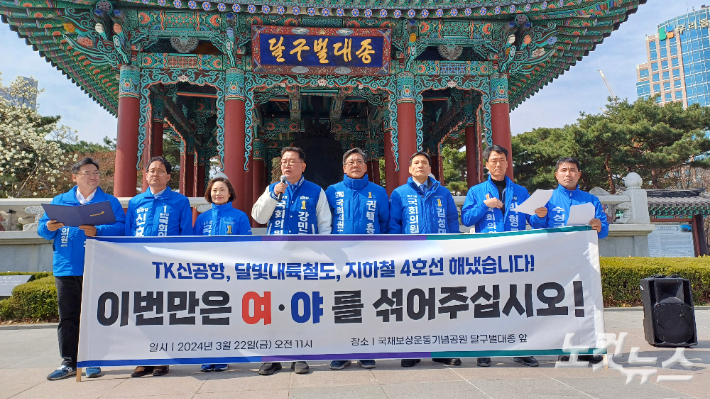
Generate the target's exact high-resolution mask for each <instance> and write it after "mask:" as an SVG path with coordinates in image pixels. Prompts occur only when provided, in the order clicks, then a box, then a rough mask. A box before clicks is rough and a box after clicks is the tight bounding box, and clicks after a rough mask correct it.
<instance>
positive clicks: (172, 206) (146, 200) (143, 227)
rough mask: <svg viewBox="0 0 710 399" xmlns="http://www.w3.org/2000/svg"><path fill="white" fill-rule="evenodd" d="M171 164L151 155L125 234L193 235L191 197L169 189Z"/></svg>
mask: <svg viewBox="0 0 710 399" xmlns="http://www.w3.org/2000/svg"><path fill="white" fill-rule="evenodd" d="M170 172H172V165H170V162H168V160H167V159H165V158H163V157H153V158H151V159H150V161H149V162H148V166H147V167H146V170H145V175H146V179H147V180H148V189H147V190H145V192H144V193H142V194H138V195H136V196H135V197H133V198H131V200H130V201H129V202H128V212H127V213H126V235H127V236H134V237H155V236H189V235H192V210H191V209H190V200H189V199H187V197H185V196H184V195H182V194H180V193H178V192H176V191H172V190H170V187H168V182H169V181H170ZM168 369H169V368H168V366H155V367H153V366H138V367H136V368H135V369H134V370H133V374H131V377H142V376H144V375H147V374H150V373H152V374H153V376H156V377H157V376H160V375H165V374H167V373H168Z"/></svg>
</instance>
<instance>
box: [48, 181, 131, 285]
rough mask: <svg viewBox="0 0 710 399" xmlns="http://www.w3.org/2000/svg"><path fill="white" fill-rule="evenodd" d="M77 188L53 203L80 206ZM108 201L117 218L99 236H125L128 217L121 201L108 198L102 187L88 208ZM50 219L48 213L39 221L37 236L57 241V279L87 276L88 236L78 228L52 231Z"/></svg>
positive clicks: (99, 229)
mask: <svg viewBox="0 0 710 399" xmlns="http://www.w3.org/2000/svg"><path fill="white" fill-rule="evenodd" d="M77 189H78V187H77V186H74V188H72V189H71V190H69V191H68V192H66V193H64V194H60V195H57V196H56V197H54V198H53V199H52V204H54V205H69V206H79V205H81V204H79V200H77V199H76V190H77ZM104 201H109V202H110V203H111V209H112V210H113V214H114V216H115V217H116V223H114V224H101V225H98V226H96V235H97V236H122V235H123V234H124V231H125V222H126V214H125V213H123V207H122V206H121V203H120V202H118V199H116V197H114V196H113V195H110V194H106V193H104V192H103V190H101V187H97V188H96V194H94V198H92V199H91V201H89V202H87V204H95V203H97V202H104ZM48 221H49V217H48V216H47V214H46V213H45V214H44V215H42V218H40V220H39V226H37V234H39V236H40V237H42V238H44V239H47V240H54V242H53V243H52V246H53V247H54V261H53V264H54V268H53V270H54V271H53V273H54V275H55V276H57V277H63V276H82V275H84V242H85V241H86V234H84V230H81V229H80V228H78V227H62V228H61V229H58V230H55V231H49V229H48V228H47V222H48Z"/></svg>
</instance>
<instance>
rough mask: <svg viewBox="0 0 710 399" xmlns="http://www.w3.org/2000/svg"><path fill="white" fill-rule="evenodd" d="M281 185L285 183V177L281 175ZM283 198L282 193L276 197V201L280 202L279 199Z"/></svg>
mask: <svg viewBox="0 0 710 399" xmlns="http://www.w3.org/2000/svg"><path fill="white" fill-rule="evenodd" d="M281 183H286V176H284V175H281ZM283 196H284V193H279V195H278V196H276V201H278V202H281V198H282V197H283Z"/></svg>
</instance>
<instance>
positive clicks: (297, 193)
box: [251, 147, 331, 375]
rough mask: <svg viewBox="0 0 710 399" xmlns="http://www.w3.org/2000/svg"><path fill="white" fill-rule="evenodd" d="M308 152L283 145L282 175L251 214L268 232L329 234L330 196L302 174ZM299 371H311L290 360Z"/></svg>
mask: <svg viewBox="0 0 710 399" xmlns="http://www.w3.org/2000/svg"><path fill="white" fill-rule="evenodd" d="M305 170H306V153H305V152H303V150H302V149H300V148H298V147H284V148H282V149H281V175H282V176H281V178H282V179H285V180H286V181H285V182H278V183H271V184H270V185H269V187H267V188H266V190H265V191H264V193H263V194H262V195H261V197H259V199H258V200H257V201H256V203H255V204H254V207H253V208H252V210H251V216H252V217H253V218H254V220H256V222H257V223H261V224H264V223H268V224H267V228H266V232H267V234H330V232H331V225H330V222H331V214H330V209H329V207H328V199H327V198H326V196H325V192H324V191H323V189H322V188H320V186H318V185H317V184H315V183H311V182H309V181H307V180H306V179H304V178H303V172H304V171H305ZM279 370H281V363H277V362H273V363H272V362H269V363H264V364H262V365H261V368H259V374H261V375H271V374H274V373H275V372H277V371H279ZM291 370H293V371H294V372H295V373H296V374H306V373H308V371H309V367H308V364H307V363H306V362H293V363H291Z"/></svg>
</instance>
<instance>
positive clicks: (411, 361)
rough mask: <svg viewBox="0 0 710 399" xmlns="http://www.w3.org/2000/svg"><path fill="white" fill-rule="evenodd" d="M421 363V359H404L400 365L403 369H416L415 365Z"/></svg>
mask: <svg viewBox="0 0 710 399" xmlns="http://www.w3.org/2000/svg"><path fill="white" fill-rule="evenodd" d="M421 361H422V360H421V359H402V361H401V362H400V363H399V365H400V366H402V367H414V365H415V364H417V363H419V362H421Z"/></svg>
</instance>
